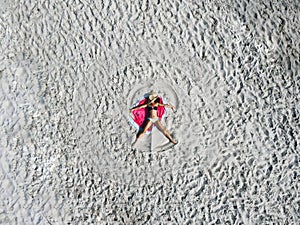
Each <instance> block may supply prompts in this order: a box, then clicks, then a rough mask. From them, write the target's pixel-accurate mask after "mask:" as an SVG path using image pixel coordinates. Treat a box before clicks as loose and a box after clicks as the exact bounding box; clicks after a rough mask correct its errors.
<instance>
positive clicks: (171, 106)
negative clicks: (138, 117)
mask: <svg viewBox="0 0 300 225" xmlns="http://www.w3.org/2000/svg"><path fill="white" fill-rule="evenodd" d="M158 105H159V106H164V107H167V108H172V109H175V106H173V105H169V104H161V103H158Z"/></svg>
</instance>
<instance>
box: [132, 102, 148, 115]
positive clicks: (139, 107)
mask: <svg viewBox="0 0 300 225" xmlns="http://www.w3.org/2000/svg"><path fill="white" fill-rule="evenodd" d="M147 105H148V104H143V105H138V106H135V107H133V108H131V109H130V112H131V113H132V112H133V111H134V110H136V109H141V108H146V107H147Z"/></svg>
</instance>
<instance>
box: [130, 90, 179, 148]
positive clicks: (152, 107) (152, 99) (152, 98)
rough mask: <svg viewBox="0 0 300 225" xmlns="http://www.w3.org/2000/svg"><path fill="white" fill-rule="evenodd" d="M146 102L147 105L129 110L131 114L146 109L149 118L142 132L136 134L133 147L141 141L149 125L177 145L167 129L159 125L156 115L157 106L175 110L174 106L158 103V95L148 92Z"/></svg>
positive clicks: (159, 121)
mask: <svg viewBox="0 0 300 225" xmlns="http://www.w3.org/2000/svg"><path fill="white" fill-rule="evenodd" d="M147 100H148V101H147V103H145V104H143V105H139V106H136V107H133V108H132V109H130V112H131V113H132V112H133V111H134V110H136V109H141V108H147V110H148V111H149V117H148V118H147V119H146V122H145V125H144V127H143V128H142V130H141V131H139V132H138V134H137V136H136V140H135V142H134V143H133V145H135V144H136V142H137V141H138V140H140V139H141V137H142V136H143V135H144V134H145V133H146V131H147V130H148V129H149V128H150V127H151V125H152V124H153V123H154V124H155V125H156V126H157V128H158V129H159V130H160V131H161V132H162V133H163V134H164V135H165V136H166V137H167V138H168V139H169V140H170V141H171V142H172V143H173V144H177V142H176V141H175V140H174V139H173V138H172V137H171V135H170V133H169V132H168V131H167V129H166V128H165V127H164V126H163V125H162V124H161V120H160V118H159V117H158V115H157V108H158V106H163V107H168V108H175V106H172V105H169V104H161V103H159V98H158V95H157V94H156V93H155V92H150V94H149V96H148V99H147Z"/></svg>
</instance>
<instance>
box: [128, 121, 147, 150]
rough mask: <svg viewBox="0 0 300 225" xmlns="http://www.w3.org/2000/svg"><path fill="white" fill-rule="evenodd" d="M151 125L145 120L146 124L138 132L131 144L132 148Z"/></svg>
mask: <svg viewBox="0 0 300 225" xmlns="http://www.w3.org/2000/svg"><path fill="white" fill-rule="evenodd" d="M151 125H152V122H151V121H150V120H148V119H147V122H146V124H145V126H144V128H143V130H142V131H139V132H138V134H137V135H136V139H135V141H134V142H133V144H132V146H134V145H135V144H136V142H137V141H138V140H140V139H141V137H142V136H143V135H144V134H145V133H146V132H147V130H148V129H149V128H150V126H151Z"/></svg>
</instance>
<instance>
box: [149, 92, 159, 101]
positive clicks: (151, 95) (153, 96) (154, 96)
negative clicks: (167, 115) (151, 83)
mask: <svg viewBox="0 0 300 225" xmlns="http://www.w3.org/2000/svg"><path fill="white" fill-rule="evenodd" d="M148 98H149V100H150V101H152V100H154V99H156V98H157V93H156V92H155V91H150V93H149V96H148Z"/></svg>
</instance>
